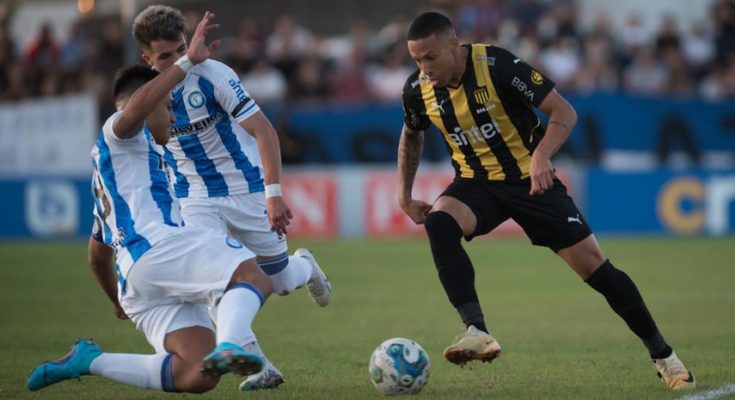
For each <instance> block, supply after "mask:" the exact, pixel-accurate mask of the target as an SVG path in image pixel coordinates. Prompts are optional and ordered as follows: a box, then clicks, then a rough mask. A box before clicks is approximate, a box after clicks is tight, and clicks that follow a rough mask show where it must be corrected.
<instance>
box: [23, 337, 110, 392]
mask: <svg viewBox="0 0 735 400" xmlns="http://www.w3.org/2000/svg"><path fill="white" fill-rule="evenodd" d="M101 354H102V349H100V347H99V346H97V343H95V342H94V340H92V339H79V340H77V341H76V343H74V345H73V346H72V347H71V351H70V352H69V353H67V354H66V355H65V356H64V357H61V358H59V359H58V360H55V361H46V362H44V363H41V364H39V365H38V366H37V367H36V368H35V369H34V370H33V372H31V374H30V375H28V381H27V382H26V385H27V386H28V390H39V389H43V388H45V387H46V386H50V385H53V384H54V383H58V382H61V381H65V380H67V379H73V378H76V379H79V377H81V376H82V375H89V366H90V364H92V361H93V360H94V359H95V358H97V357H99V356H100V355H101Z"/></svg>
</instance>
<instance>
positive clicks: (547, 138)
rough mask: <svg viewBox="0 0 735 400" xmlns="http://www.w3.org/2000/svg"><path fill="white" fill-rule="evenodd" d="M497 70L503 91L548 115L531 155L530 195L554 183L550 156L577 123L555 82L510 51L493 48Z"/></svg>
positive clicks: (548, 187)
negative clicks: (542, 133) (539, 138)
mask: <svg viewBox="0 0 735 400" xmlns="http://www.w3.org/2000/svg"><path fill="white" fill-rule="evenodd" d="M494 51H495V52H496V53H495V55H496V66H495V68H496V70H497V72H499V74H500V76H501V84H502V85H503V87H502V88H503V92H504V93H505V94H506V95H509V96H511V97H512V98H514V100H515V101H518V102H525V103H527V104H530V105H532V106H534V107H537V108H538V109H540V110H541V111H543V112H544V113H546V114H548V115H549V122H548V124H547V128H546V133H545V134H544V137H543V139H542V140H541V141H540V142H539V144H538V145H537V146H536V148H535V149H534V150H533V155H532V156H531V166H530V171H529V172H530V175H531V190H530V192H529V193H530V194H531V195H537V194H541V193H543V192H545V191H546V190H548V189H551V188H552V187H553V186H554V166H553V165H552V164H551V157H552V156H553V155H554V154H555V153H556V152H557V151H558V150H559V148H560V147H561V145H562V144H564V142H565V141H566V140H567V138H568V137H569V134H570V133H571V132H572V129H573V128H574V125H575V124H576V123H577V113H576V112H575V111H574V108H572V106H571V105H570V104H569V103H568V102H567V101H566V100H565V99H564V98H563V97H562V96H561V95H560V94H559V92H557V91H556V89H554V86H555V84H554V82H553V81H552V80H551V79H549V78H548V77H546V76H544V75H543V74H542V73H540V72H539V71H538V70H536V69H535V68H533V67H532V66H531V65H529V64H528V63H526V62H525V61H523V60H521V59H520V58H518V57H516V56H515V55H514V54H512V53H511V52H509V51H507V50H505V49H502V48H497V47H496V48H494Z"/></svg>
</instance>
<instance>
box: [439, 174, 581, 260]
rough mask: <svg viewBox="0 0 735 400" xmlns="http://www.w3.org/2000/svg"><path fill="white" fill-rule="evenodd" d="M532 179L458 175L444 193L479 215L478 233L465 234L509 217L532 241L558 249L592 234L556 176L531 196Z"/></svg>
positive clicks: (484, 230) (489, 227) (486, 228)
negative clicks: (548, 187) (463, 176)
mask: <svg viewBox="0 0 735 400" xmlns="http://www.w3.org/2000/svg"><path fill="white" fill-rule="evenodd" d="M530 190H531V181H530V180H529V179H525V180H523V181H519V182H494V181H481V180H474V179H462V178H458V179H455V180H454V182H452V183H451V184H450V185H449V186H448V187H447V189H446V190H444V193H442V196H449V197H454V198H456V199H457V200H459V201H461V202H462V203H465V204H467V205H468V206H469V207H470V209H472V212H473V213H474V214H475V217H476V218H477V227H476V228H475V232H473V233H472V234H471V235H469V236H467V237H465V239H466V240H472V238H473V237H475V236H478V235H484V234H486V233H488V232H490V231H492V230H493V229H495V228H496V227H497V226H498V225H500V224H501V223H503V222H504V221H505V220H507V219H508V218H512V219H513V220H514V221H515V222H517V223H518V225H520V226H521V228H523V230H524V231H525V232H526V235H528V237H529V238H530V239H531V242H532V243H533V244H535V245H537V246H545V247H548V248H550V249H551V250H553V251H554V252H558V251H559V250H561V249H565V248H567V247H569V246H572V245H574V244H576V243H579V242H580V241H582V240H583V239H585V238H586V237H587V236H589V235H591V234H592V231H591V230H590V228H589V226H588V225H587V221H585V219H584V217H583V216H582V213H580V212H579V209H577V206H576V205H575V204H574V201H573V200H572V198H571V197H569V195H568V194H567V188H566V186H564V184H563V183H561V181H559V180H558V179H556V178H554V187H553V188H551V189H549V190H547V191H545V192H544V193H543V194H540V195H535V196H531V195H529V194H528V192H529V191H530Z"/></svg>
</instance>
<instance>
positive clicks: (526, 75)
mask: <svg viewBox="0 0 735 400" xmlns="http://www.w3.org/2000/svg"><path fill="white" fill-rule="evenodd" d="M495 49H496V51H497V53H496V57H495V58H496V61H495V63H496V67H495V71H496V73H497V76H498V80H499V82H498V83H499V86H500V88H501V92H502V94H504V95H506V96H511V97H513V98H515V99H516V100H520V101H524V102H526V103H530V104H532V105H534V106H535V107H538V106H539V105H540V104H541V103H542V102H543V101H544V99H545V98H546V96H548V94H549V93H551V91H552V90H553V89H554V85H555V84H554V82H553V81H552V80H551V79H549V78H548V77H546V76H545V75H544V74H542V73H540V72H539V71H538V70H536V69H535V68H533V67H532V66H530V65H529V64H528V63H526V62H525V61H523V60H522V59H520V58H518V57H516V56H515V55H514V54H513V53H511V52H509V51H508V50H505V49H502V48H499V47H496V48H495Z"/></svg>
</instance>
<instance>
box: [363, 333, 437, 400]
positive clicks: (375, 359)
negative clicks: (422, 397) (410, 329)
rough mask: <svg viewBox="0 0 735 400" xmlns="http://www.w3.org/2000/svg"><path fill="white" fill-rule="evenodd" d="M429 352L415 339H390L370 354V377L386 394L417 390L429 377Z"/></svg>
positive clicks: (415, 391) (376, 386)
mask: <svg viewBox="0 0 735 400" xmlns="http://www.w3.org/2000/svg"><path fill="white" fill-rule="evenodd" d="M430 365H431V363H430V362H429V355H428V354H426V351H425V350H424V349H423V348H422V347H421V345H419V344H418V343H416V342H414V341H413V340H408V339H403V338H393V339H388V340H386V341H385V342H383V343H381V344H380V346H378V348H377V349H375V351H373V355H372V356H371V357H370V366H369V371H370V381H372V382H373V385H375V388H376V389H378V392H380V393H382V394H385V395H395V394H416V393H418V392H419V391H421V389H422V388H423V387H424V385H426V382H428V381H429V366H430Z"/></svg>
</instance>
